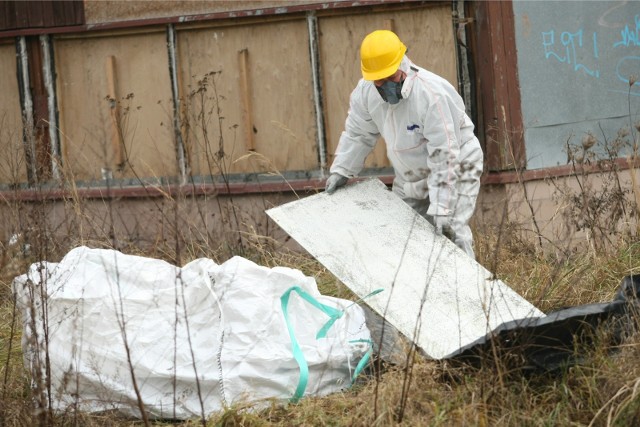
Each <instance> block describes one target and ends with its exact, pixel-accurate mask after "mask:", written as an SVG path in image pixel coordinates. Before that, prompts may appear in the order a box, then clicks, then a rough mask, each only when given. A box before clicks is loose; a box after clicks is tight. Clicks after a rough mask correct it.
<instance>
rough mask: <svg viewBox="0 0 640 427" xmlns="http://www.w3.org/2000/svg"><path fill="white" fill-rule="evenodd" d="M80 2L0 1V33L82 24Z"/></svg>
mask: <svg viewBox="0 0 640 427" xmlns="http://www.w3.org/2000/svg"><path fill="white" fill-rule="evenodd" d="M83 6H84V3H83V2H82V1H59V0H57V1H56V0H48V1H36V0H29V1H24V0H23V1H0V31H4V30H13V29H18V28H38V27H40V28H48V27H59V26H66V25H81V24H84V7H83Z"/></svg>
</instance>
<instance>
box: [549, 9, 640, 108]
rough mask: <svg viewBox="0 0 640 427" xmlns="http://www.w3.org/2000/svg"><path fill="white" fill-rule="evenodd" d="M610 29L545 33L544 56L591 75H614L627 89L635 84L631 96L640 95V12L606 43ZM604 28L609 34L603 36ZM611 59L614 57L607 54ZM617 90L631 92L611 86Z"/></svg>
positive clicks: (596, 76)
mask: <svg viewBox="0 0 640 427" xmlns="http://www.w3.org/2000/svg"><path fill="white" fill-rule="evenodd" d="M611 30H612V29H611V28H607V29H605V30H601V31H600V32H598V31H593V32H587V31H585V30H584V29H582V28H581V29H578V30H576V31H573V32H572V31H562V32H560V31H555V30H553V29H551V30H549V31H543V32H542V47H543V51H544V57H545V59H546V60H548V61H557V62H560V63H563V64H566V65H567V67H568V68H569V69H571V70H572V71H574V72H576V73H581V74H583V75H585V76H587V77H588V78H593V79H600V78H601V77H605V76H606V77H613V78H614V79H615V80H617V81H620V82H622V83H624V84H625V85H626V87H627V88H628V87H629V86H630V83H633V85H632V86H633V90H632V91H631V92H630V93H631V95H634V96H640V52H639V51H638V49H637V48H639V47H640V15H635V16H633V17H631V19H630V22H629V23H627V24H625V25H624V27H623V28H622V29H621V30H620V29H619V30H614V31H617V34H615V36H614V41H613V43H611V42H606V43H605V42H603V40H604V39H607V37H609V40H610V37H611V34H609V33H610V31H611ZM602 31H607V33H608V34H606V35H605V36H603V34H602ZM604 52H606V53H608V54H613V55H614V57H615V58H616V61H614V63H612V62H611V61H608V60H604V59H603V58H604V55H602V54H603V53H604ZM607 58H611V56H607ZM610 90H611V91H614V92H624V93H629V91H628V89H627V90H624V91H623V90H620V89H610Z"/></svg>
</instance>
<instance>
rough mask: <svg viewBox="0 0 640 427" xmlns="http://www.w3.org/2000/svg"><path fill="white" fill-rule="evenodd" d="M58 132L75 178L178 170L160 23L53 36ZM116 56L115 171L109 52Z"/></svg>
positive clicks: (155, 174) (171, 173)
mask: <svg viewBox="0 0 640 427" xmlns="http://www.w3.org/2000/svg"><path fill="white" fill-rule="evenodd" d="M54 51H55V57H56V58H55V62H56V67H57V91H58V108H59V110H60V134H61V147H62V155H63V160H64V163H65V165H66V166H67V167H68V168H69V169H70V171H71V172H72V173H73V176H74V178H75V179H76V180H90V179H101V178H102V176H103V174H102V169H103V168H109V169H111V170H112V172H113V177H114V178H133V177H135V176H139V177H166V176H177V175H178V168H177V161H176V154H175V149H174V145H173V131H172V126H171V123H172V119H171V114H172V113H171V112H172V100H171V90H170V80H169V65H168V59H167V40H166V35H165V32H164V30H162V29H161V30H160V31H159V32H156V33H151V34H139V35H125V36H119V37H118V36H114V35H111V36H110V37H104V38H101V37H94V38H86V39H81V38H56V39H54ZM111 56H113V57H114V63H115V69H114V72H115V91H116V96H115V97H114V98H115V101H116V102H117V103H118V104H117V106H118V108H119V116H118V120H119V125H120V126H121V128H122V141H123V145H124V146H123V147H121V148H122V149H123V150H124V151H123V153H124V154H123V155H124V156H125V158H126V159H128V163H127V164H126V166H125V167H124V168H123V169H122V170H118V162H119V159H118V158H117V157H118V155H119V153H118V150H117V149H116V147H114V146H113V140H114V132H115V131H116V130H117V126H114V124H113V122H112V116H111V112H112V110H111V108H110V102H109V101H108V100H107V99H106V98H107V95H108V94H109V90H110V85H111V82H110V78H109V77H108V73H109V66H108V62H109V61H108V58H109V57H111Z"/></svg>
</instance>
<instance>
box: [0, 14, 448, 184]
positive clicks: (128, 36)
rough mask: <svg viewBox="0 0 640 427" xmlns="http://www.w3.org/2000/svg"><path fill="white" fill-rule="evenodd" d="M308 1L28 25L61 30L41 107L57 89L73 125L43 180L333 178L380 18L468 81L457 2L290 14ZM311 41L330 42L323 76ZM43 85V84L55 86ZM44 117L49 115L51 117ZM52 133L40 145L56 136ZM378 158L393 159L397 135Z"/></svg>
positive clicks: (432, 65)
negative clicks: (277, 7)
mask: <svg viewBox="0 0 640 427" xmlns="http://www.w3.org/2000/svg"><path fill="white" fill-rule="evenodd" d="M254 3H255V2H254ZM272 3H273V4H276V3H277V2H272ZM272 3H269V4H271V5H273V4H272ZM280 3H281V2H280ZM303 3H309V2H300V4H298V3H291V4H290V5H289V6H287V7H285V8H283V10H282V11H277V13H276V11H271V12H273V13H272V14H270V15H261V14H257V13H255V10H253V12H252V15H251V16H244V17H241V18H236V17H233V16H231V15H229V14H228V13H226V14H223V15H222V16H218V15H215V16H213V15H212V16H211V17H210V19H207V16H208V15H198V19H193V20H190V19H185V20H178V21H179V22H176V23H168V22H165V21H163V22H161V23H155V21H153V20H151V21H144V19H147V20H149V19H151V18H154V17H166V16H167V15H168V14H170V13H173V15H171V16H172V19H176V17H177V16H178V17H179V16H182V15H176V14H182V13H187V12H188V13H191V12H193V13H203V12H204V9H203V8H209V9H212V10H214V11H216V12H220V11H226V12H228V11H229V9H230V8H232V6H231V5H235V6H234V7H240V6H239V5H240V3H238V2H153V4H154V5H157V7H155V8H151V7H150V4H149V2H87V3H86V5H85V6H86V10H85V12H86V16H87V20H88V21H89V22H101V23H105V22H107V21H109V20H114V22H115V21H116V20H125V21H120V22H119V25H120V26H123V25H125V24H126V20H127V19H129V18H133V17H135V18H136V21H135V22H132V23H131V26H130V27H127V28H120V27H118V28H111V27H110V28H107V27H101V29H100V31H97V30H94V31H88V30H86V29H84V30H79V31H76V32H61V33H58V32H54V33H53V34H50V35H42V36H27V37H26V38H27V39H28V42H27V43H26V46H27V49H30V48H38V47H40V43H42V42H43V37H44V38H45V39H46V40H48V41H49V44H50V46H51V51H52V58H53V61H52V62H51V63H46V61H44V60H42V64H37V66H34V67H33V69H34V70H36V71H38V72H37V73H32V74H33V75H32V76H31V77H32V78H34V79H38V78H43V77H42V76H44V75H46V74H47V73H46V72H43V71H42V69H43V68H47V67H50V69H49V70H48V71H49V72H50V74H51V75H52V76H55V80H54V82H53V87H52V88H46V90H45V89H41V90H40V93H39V95H40V96H39V99H40V100H41V101H44V102H39V103H37V105H39V106H41V107H42V106H44V108H41V110H43V109H44V110H45V111H46V106H47V102H46V101H47V100H52V96H55V99H53V103H52V105H54V106H55V108H56V112H57V118H58V123H54V124H52V125H51V127H52V129H54V130H55V131H56V132H58V133H59V147H60V148H59V150H60V153H59V159H60V161H61V165H57V168H58V169H60V171H61V173H60V176H55V174H53V180H51V181H47V179H46V178H47V177H45V178H43V177H39V178H40V179H39V180H38V182H40V183H42V182H43V181H47V184H53V183H54V180H55V179H58V180H63V181H73V182H74V183H75V184H77V185H79V186H81V187H87V186H104V185H105V182H104V180H105V179H107V178H109V179H113V180H115V181H114V182H112V185H117V186H132V185H134V186H135V185H141V184H142V183H141V182H140V181H141V180H144V181H145V182H166V181H170V182H185V181H188V180H196V181H222V182H227V181H228V180H231V181H240V182H242V181H245V180H246V179H247V176H248V175H251V176H255V175H256V174H267V175H269V176H271V177H272V178H273V179H280V181H282V178H279V177H280V176H284V178H285V179H298V178H300V177H303V178H307V179H308V178H309V177H322V176H323V174H324V171H326V169H327V167H328V166H329V165H330V163H331V161H332V160H333V157H332V155H333V152H334V151H335V148H336V146H337V142H338V139H339V136H340V133H341V132H342V128H343V125H344V120H345V118H346V114H347V109H348V99H349V95H350V93H351V90H352V89H353V87H355V84H356V82H357V80H358V79H359V78H360V71H359V66H358V46H359V43H360V41H361V40H362V38H364V36H365V35H366V34H367V33H369V32H371V31H373V30H375V29H378V28H393V29H395V30H396V31H397V32H398V34H399V36H400V37H401V38H403V40H404V42H405V44H407V45H408V46H409V52H410V56H411V58H412V59H413V60H414V61H415V62H416V63H418V64H419V65H422V66H425V67H427V68H429V69H431V70H433V71H434V72H436V73H438V74H441V75H443V76H444V77H445V78H447V79H448V80H449V81H451V83H453V84H454V85H457V61H456V54H455V52H456V46H455V43H456V42H455V39H454V32H453V24H452V10H451V5H450V4H449V3H447V2H431V3H422V2H406V3H404V2H391V3H388V4H382V3H381V4H377V3H376V4H373V5H368V6H366V7H364V6H363V7H355V8H330V9H329V10H326V11H324V10H316V9H309V10H307V11H305V10H304V9H300V10H298V9H296V10H293V11H292V12H291V13H287V11H288V8H292V7H294V6H300V7H303V6H304V4H303ZM207 5H208V6H207ZM252 5H253V6H255V5H254V4H253V3H252V2H246V3H242V7H245V8H246V7H250V6H252ZM110 6H112V7H110ZM264 6H265V7H266V6H267V4H265V5H264ZM207 10H208V9H207ZM92 17H93V18H92ZM98 17H100V18H98ZM312 25H315V26H316V29H315V30H310V27H311V26H312ZM44 31H46V30H44ZM39 37H40V38H39ZM311 45H314V46H317V52H316V53H317V72H318V74H317V86H314V71H315V69H314V68H313V65H314V63H313V62H312V57H311V52H312V50H311ZM12 46H13V45H6V46H5V45H3V48H2V52H0V54H2V55H3V57H4V58H6V61H4V60H3V62H2V66H3V67H6V69H7V75H15V74H16V71H15V70H16V69H15V58H14V57H11V50H12ZM172 49H173V52H172V51H171V50H172ZM37 50H38V49H35V51H36V52H35V53H34V52H32V51H30V52H28V55H29V58H36V59H41V58H40V57H39V56H38V52H37ZM40 50H41V51H43V52H44V51H47V49H45V48H41V49H40ZM172 55H174V56H173V57H172ZM31 65H35V64H31ZM36 83H38V82H33V81H32V82H30V84H31V86H32V87H34V86H38V87H41V86H44V85H36ZM6 84H8V85H9V86H11V87H10V88H9V90H8V91H7V93H9V94H11V93H13V94H16V93H18V92H17V90H16V87H15V86H14V85H17V83H16V80H13V79H9V80H7V83H6ZM50 89H51V90H50ZM12 91H13V92H12ZM49 92H51V93H55V95H51V94H50V93H49ZM15 101H16V100H15V99H13V98H12V97H11V96H9V97H3V98H2V99H1V100H0V107H1V108H4V109H7V108H15ZM5 104H6V106H5ZM318 106H321V107H323V108H322V110H320V111H318V109H317V108H318ZM35 121H36V122H37V123H42V124H45V123H46V124H47V126H48V125H49V122H50V116H49V115H46V116H45V117H36V118H35ZM13 126H14V127H11V128H8V129H9V131H10V132H12V133H13V134H15V135H19V134H21V132H22V129H21V124H20V123H16V122H15V121H14V122H13ZM320 128H322V129H320ZM320 130H322V135H321V134H320ZM44 136H47V135H44ZM47 141H48V140H47ZM47 141H45V140H44V139H43V140H40V139H37V140H36V144H37V145H38V146H42V147H44V148H46V144H45V142H47ZM45 151H46V150H45ZM38 152H39V153H40V152H42V149H40V151H38ZM53 154H56V153H52V159H48V161H49V162H50V163H51V162H53V157H54V156H53ZM38 159H39V160H42V156H40V157H38ZM56 160H57V157H56ZM12 161H13V165H12V168H13V169H15V170H20V169H21V168H26V167H27V166H26V165H25V164H24V163H25V162H24V161H22V160H20V159H12ZM44 161H47V159H44ZM367 166H368V167H371V168H386V167H388V166H389V165H388V162H387V160H386V156H385V151H384V147H383V144H380V146H379V147H378V148H377V149H376V152H375V153H374V155H373V156H371V157H370V159H369V160H368V163H367ZM50 169H51V168H50ZM387 173H388V171H387ZM0 177H1V176H0ZM26 181H27V177H26V175H25V174H24V173H18V174H15V176H14V177H12V180H5V181H0V186H2V185H4V186H5V187H6V186H7V185H15V184H20V185H22V186H24V187H27V186H28V185H32V184H33V182H35V181H36V180H32V181H31V182H30V183H27V182H26Z"/></svg>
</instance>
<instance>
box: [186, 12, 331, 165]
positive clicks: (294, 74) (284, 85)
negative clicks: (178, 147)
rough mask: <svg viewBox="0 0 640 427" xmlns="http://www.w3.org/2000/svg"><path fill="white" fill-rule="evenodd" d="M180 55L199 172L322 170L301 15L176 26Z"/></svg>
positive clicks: (189, 144)
mask: <svg viewBox="0 0 640 427" xmlns="http://www.w3.org/2000/svg"><path fill="white" fill-rule="evenodd" d="M178 53H179V59H178V62H179V64H180V73H181V77H180V84H181V89H182V94H183V98H184V100H185V102H184V107H185V111H183V114H184V116H183V120H184V122H185V123H186V124H188V127H187V128H188V132H185V146H186V148H187V153H188V157H189V162H190V165H191V172H192V173H193V174H194V175H209V174H213V175H217V174H220V173H229V172H236V173H252V172H283V171H299V170H317V168H318V167H319V164H318V151H317V143H316V126H315V124H316V122H315V116H314V110H313V87H312V78H311V68H310V60H309V38H308V32H307V24H306V21H305V20H304V19H298V20H295V21H281V22H270V23H265V24H257V25H256V24H254V25H250V24H248V25H241V26H229V27H219V28H203V29H192V30H186V29H182V30H180V29H178ZM205 76H206V80H205ZM205 89H206V91H205ZM248 153H253V154H252V155H251V156H249V158H247V157H246V155H247V154H248Z"/></svg>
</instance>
